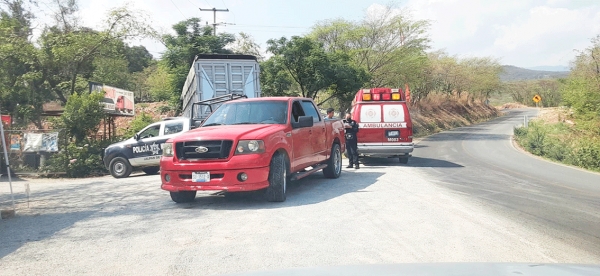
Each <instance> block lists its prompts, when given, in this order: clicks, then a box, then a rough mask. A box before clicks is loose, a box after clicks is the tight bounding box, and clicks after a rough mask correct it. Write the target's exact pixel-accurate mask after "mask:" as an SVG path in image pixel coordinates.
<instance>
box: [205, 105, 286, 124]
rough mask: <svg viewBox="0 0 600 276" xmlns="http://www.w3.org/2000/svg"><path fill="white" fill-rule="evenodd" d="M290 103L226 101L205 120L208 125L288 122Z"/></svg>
mask: <svg viewBox="0 0 600 276" xmlns="http://www.w3.org/2000/svg"><path fill="white" fill-rule="evenodd" d="M287 105H288V103H287V102H283V101H264V102H258V101H247V102H237V103H226V104H223V105H222V106H221V107H219V109H217V110H216V111H215V112H214V113H213V114H212V115H211V116H210V117H209V118H208V119H207V120H206V121H205V122H204V124H203V125H204V126H207V125H235V124H286V123H287V117H288V112H287V109H288V106H287Z"/></svg>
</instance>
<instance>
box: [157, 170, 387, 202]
mask: <svg viewBox="0 0 600 276" xmlns="http://www.w3.org/2000/svg"><path fill="white" fill-rule="evenodd" d="M382 175H383V173H377V172H360V171H343V172H342V176H340V178H338V179H326V178H324V177H323V174H321V173H315V174H314V175H311V176H308V177H306V178H304V179H301V180H299V181H292V182H288V190H287V199H286V201H285V202H279V203H278V202H267V201H266V200H265V198H264V191H256V192H249V193H237V194H232V196H231V197H225V196H223V195H215V193H213V194H202V195H200V194H199V195H198V196H196V200H195V201H194V202H192V203H187V204H173V205H174V206H177V207H181V208H186V209H211V210H246V209H273V208H286V207H295V206H303V205H311V204H317V203H320V202H324V201H328V200H331V199H334V198H336V197H339V196H342V195H345V194H348V193H355V192H360V190H363V189H365V188H367V187H369V186H370V185H372V184H374V183H375V182H377V178H379V177H380V176H382ZM167 196H168V194H167Z"/></svg>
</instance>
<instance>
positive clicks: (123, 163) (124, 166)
mask: <svg viewBox="0 0 600 276" xmlns="http://www.w3.org/2000/svg"><path fill="white" fill-rule="evenodd" d="M108 168H109V171H110V174H111V175H112V176H113V177H114V178H124V177H128V176H129V175H130V174H131V171H132V170H133V168H132V167H131V165H130V164H129V161H127V159H125V158H123V157H115V158H113V160H111V161H110V164H109V165H108Z"/></svg>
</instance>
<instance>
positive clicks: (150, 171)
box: [142, 167, 160, 175]
mask: <svg viewBox="0 0 600 276" xmlns="http://www.w3.org/2000/svg"><path fill="white" fill-rule="evenodd" d="M159 170H160V167H146V168H143V169H142V171H143V172H144V173H145V174H147V175H155V174H157V173H158V171H159Z"/></svg>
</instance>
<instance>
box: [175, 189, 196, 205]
mask: <svg viewBox="0 0 600 276" xmlns="http://www.w3.org/2000/svg"><path fill="white" fill-rule="evenodd" d="M194 198H196V191H180V192H171V199H172V200H173V201H175V202H176V203H186V202H192V201H194Z"/></svg>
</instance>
